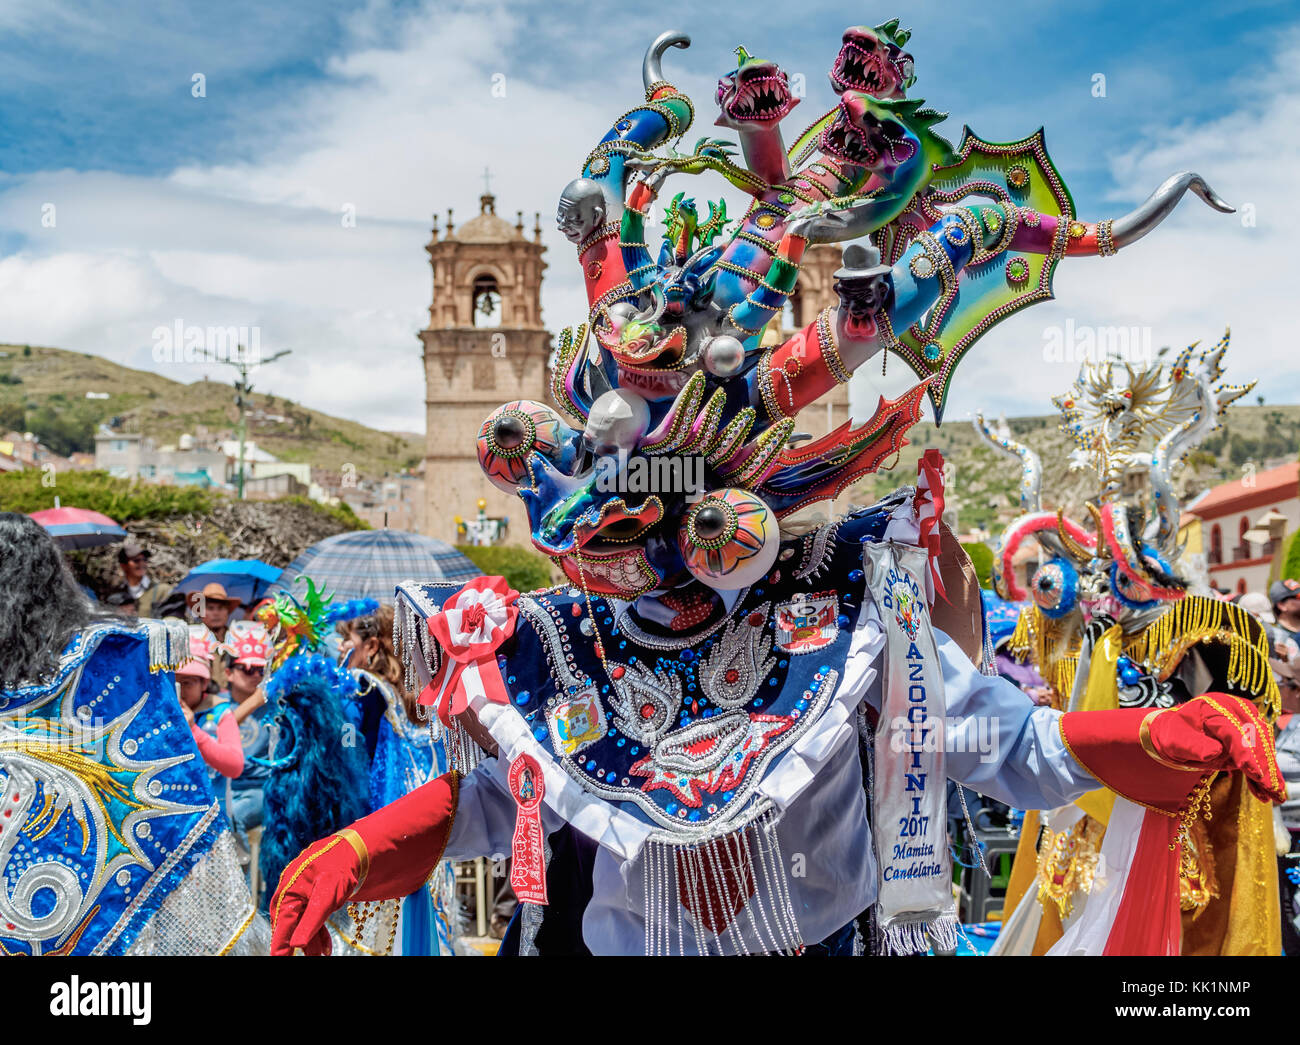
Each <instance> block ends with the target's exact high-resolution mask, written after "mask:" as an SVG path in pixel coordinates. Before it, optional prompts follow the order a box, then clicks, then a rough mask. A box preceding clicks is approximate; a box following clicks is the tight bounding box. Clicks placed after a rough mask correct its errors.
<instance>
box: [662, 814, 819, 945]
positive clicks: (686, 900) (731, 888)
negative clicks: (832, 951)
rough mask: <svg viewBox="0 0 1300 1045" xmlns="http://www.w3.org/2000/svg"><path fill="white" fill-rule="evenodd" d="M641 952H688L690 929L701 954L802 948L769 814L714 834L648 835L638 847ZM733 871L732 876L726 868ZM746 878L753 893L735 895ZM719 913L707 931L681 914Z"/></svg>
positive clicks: (773, 820) (700, 921)
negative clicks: (689, 837) (684, 838)
mask: <svg viewBox="0 0 1300 1045" xmlns="http://www.w3.org/2000/svg"><path fill="white" fill-rule="evenodd" d="M641 859H642V885H643V890H644V892H643V917H644V919H645V953H646V954H647V955H661V954H662V955H667V954H672V953H674V940H673V930H674V926H675V927H676V944H675V950H676V953H677V954H679V955H680V954H686V953H687V943H686V937H687V934H688V932H691V931H693V932H694V944H695V951H696V953H698V954H701V955H707V954H713V953H717V954H733V955H741V954H752V953H754V952H755V950H757V951H758V952H760V953H769V954H771V953H786V954H797V953H798V952H799V951H801V950H802V949H803V941H802V938H801V936H800V933H799V927H798V923H797V922H796V920H795V916H794V905H793V903H792V902H791V899H790V889H789V884H788V882H787V880H786V875H785V869H784V864H783V861H782V857H781V851H780V844H779V842H778V841H777V838H776V817H775V814H774V812H773V811H772V810H767V811H765V812H764V813H762V814H761V815H760V816H758V817H757V818H755V820H754V821H753V823H751V824H749V825H747V826H745V827H743V828H741V829H740V830H738V831H734V832H732V833H730V834H727V835H722V836H720V837H717V838H710V839H707V840H705V841H701V842H691V843H678V842H673V841H663V840H651V841H648V842H646V844H645V846H644V847H643V849H642V854H641ZM737 869H739V870H740V871H741V873H740V874H739V875H738V876H734V878H733V877H732V876H731V875H730V874H729V872H734V871H735V870H737ZM749 881H752V883H753V892H752V894H750V895H748V896H744V895H742V894H740V893H738V892H737V890H738V889H743V888H746V886H745V885H744V884H743V883H746V882H749ZM683 909H685V910H686V911H691V912H703V911H706V910H711V911H722V912H725V913H726V914H727V915H732V912H734V915H732V916H730V917H728V920H727V923H726V925H725V926H723V927H721V928H719V929H718V930H717V932H711V931H710V930H709V929H708V928H707V926H706V925H705V924H704V919H703V917H700V916H697V915H695V914H692V915H691V916H690V927H689V929H688V927H687V925H686V920H687V916H686V913H685V911H684V910H683Z"/></svg>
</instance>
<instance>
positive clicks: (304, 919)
mask: <svg viewBox="0 0 1300 1045" xmlns="http://www.w3.org/2000/svg"><path fill="white" fill-rule="evenodd" d="M459 781H460V776H459V774H458V773H455V772H451V773H445V774H444V775H442V776H440V777H438V778H437V779H436V780H431V781H429V782H428V783H427V784H425V785H424V786H423V787H419V788H417V789H416V790H414V791H412V792H411V793H410V794H409V795H405V796H404V797H402V798H399V799H398V800H397V801H396V802H393V803H391V804H389V805H386V806H384V807H383V808H382V809H379V810H376V811H375V812H373V813H371V814H370V815H369V816H367V817H364V818H363V819H361V820H358V821H357V822H356V823H355V824H353V825H352V826H351V827H345V828H344V829H343V830H342V831H339V832H338V833H337V834H333V835H331V836H330V837H328V838H322V839H320V840H319V841H316V842H313V843H312V844H311V845H309V846H308V847H307V848H306V849H304V850H303V851H302V852H301V853H299V854H298V856H297V857H295V858H294V860H293V861H292V862H291V863H290V864H289V866H288V867H286V868H285V869H284V873H283V874H281V875H280V884H279V887H278V888H277V889H276V891H275V895H274V896H273V897H272V898H271V953H272V954H293V952H294V948H296V947H301V948H302V949H303V951H304V952H306V953H307V954H311V955H321V954H329V953H330V949H331V948H330V938H329V932H328V930H327V929H326V928H325V922H326V919H328V918H329V916H330V915H331V914H333V913H334V912H335V911H337V910H338V909H339V908H340V907H342V906H343V905H344V904H345V903H348V902H349V901H351V900H391V899H396V898H397V897H402V896H409V895H410V894H411V893H413V892H415V891H416V890H417V889H419V888H420V886H422V885H423V884H424V883H425V882H426V881H427V880H428V878H429V875H430V873H431V872H432V871H433V869H434V867H436V866H437V864H438V861H440V860H441V859H442V854H443V850H444V849H446V847H447V837H448V835H450V834H451V825H452V823H453V822H454V821H455V818H456V799H457V794H458V790H459Z"/></svg>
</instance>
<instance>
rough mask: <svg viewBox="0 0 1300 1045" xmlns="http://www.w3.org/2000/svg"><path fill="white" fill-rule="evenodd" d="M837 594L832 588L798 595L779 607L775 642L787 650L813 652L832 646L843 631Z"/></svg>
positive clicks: (791, 651)
mask: <svg viewBox="0 0 1300 1045" xmlns="http://www.w3.org/2000/svg"><path fill="white" fill-rule="evenodd" d="M837 604H838V595H837V594H836V593H835V592H833V591H823V592H818V593H817V594H816V595H796V596H795V597H794V598H793V599H791V600H790V601H789V602H783V603H781V604H779V605H778V606H777V608H776V645H777V648H779V649H783V650H785V652H786V653H811V652H813V651H814V650H819V649H821V648H822V647H823V646H829V645H830V644H831V643H832V642H834V641H835V637H836V636H837V635H838V634H839V633H840V628H839V624H838V623H836V615H837V614H836V610H837Z"/></svg>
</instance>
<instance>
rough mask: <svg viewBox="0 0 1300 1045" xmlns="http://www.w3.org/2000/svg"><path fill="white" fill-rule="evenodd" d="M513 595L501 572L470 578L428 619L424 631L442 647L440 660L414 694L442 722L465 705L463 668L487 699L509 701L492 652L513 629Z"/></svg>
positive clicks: (515, 597) (515, 611)
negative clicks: (474, 676)
mask: <svg viewBox="0 0 1300 1045" xmlns="http://www.w3.org/2000/svg"><path fill="white" fill-rule="evenodd" d="M518 599H519V593H518V592H517V591H515V590H514V589H513V588H511V587H510V585H509V584H507V583H506V581H505V578H504V577H475V578H474V579H473V580H472V581H470V582H469V583H468V584H466V585H465V586H464V587H463V588H461V589H460V591H458V592H456V594H455V595H453V596H452V597H451V598H449V599H448V600H447V601H446V602H445V603H443V605H442V609H441V610H439V611H438V612H437V613H435V614H434V615H433V616H431V617H430V618H429V622H428V626H429V634H430V635H432V636H433V637H434V639H436V640H437V643H438V645H439V646H440V647H441V648H442V652H443V661H442V666H441V667H440V668H439V669H438V672H437V674H435V675H434V677H433V679H432V680H430V682H429V684H428V685H427V686H425V687H424V690H423V691H422V692H421V693H420V703H421V704H426V705H429V704H431V705H434V706H435V708H436V710H437V712H438V718H439V719H441V720H442V722H443V724H444V725H451V719H452V716H454V715H459V714H460V713H461V712H462V711H464V710H465V708H466V707H467V706H468V703H469V697H468V694H467V693H466V691H465V680H464V675H465V672H466V670H467V669H474V672H475V673H476V674H477V676H478V679H479V681H480V682H481V683H482V686H483V691H484V693H485V694H486V695H487V698H488V700H491V701H493V702H494V703H497V704H505V703H507V702H508V701H509V696H508V695H507V693H506V687H505V681H504V680H503V679H502V678H501V671H500V669H499V668H498V667H497V661H496V652H497V650H498V649H500V647H501V645H502V643H504V642H505V641H506V639H508V638H510V636H511V635H513V634H514V631H515V623H516V622H517V621H518V619H519V607H518V606H517V605H516V602H518Z"/></svg>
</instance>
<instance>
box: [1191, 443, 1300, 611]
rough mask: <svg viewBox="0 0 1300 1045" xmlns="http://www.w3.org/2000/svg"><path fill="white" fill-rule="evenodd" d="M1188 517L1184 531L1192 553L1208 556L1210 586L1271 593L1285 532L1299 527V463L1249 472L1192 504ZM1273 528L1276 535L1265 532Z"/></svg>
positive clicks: (1293, 530) (1207, 493) (1216, 487)
mask: <svg viewBox="0 0 1300 1045" xmlns="http://www.w3.org/2000/svg"><path fill="white" fill-rule="evenodd" d="M1279 516H1280V517H1281V518H1278V517H1279ZM1183 519H1184V521H1185V522H1186V523H1189V524H1190V526H1185V527H1184V532H1185V533H1187V534H1188V537H1189V538H1190V540H1189V542H1188V551H1189V552H1190V551H1200V552H1201V554H1202V555H1204V558H1205V567H1206V569H1207V570H1208V572H1209V577H1210V583H1212V584H1213V585H1214V586H1215V587H1216V588H1219V589H1227V590H1228V591H1230V592H1232V593H1233V594H1238V593H1241V592H1247V591H1258V592H1267V591H1268V582H1269V573H1270V570H1271V568H1272V566H1273V556H1274V555H1280V554H1282V550H1283V541H1282V539H1281V534H1283V533H1286V534H1290V533H1294V532H1295V531H1296V530H1297V529H1300V464H1297V462H1295V461H1292V462H1290V463H1289V464H1284V465H1282V466H1280V467H1278V468H1269V469H1267V470H1265V471H1262V472H1254V471H1251V470H1247V471H1245V473H1244V474H1243V475H1242V477H1241V478H1240V479H1234V480H1232V481H1231V482H1227V483H1222V484H1220V485H1219V486H1215V487H1213V488H1212V489H1210V490H1207V491H1206V492H1205V493H1204V494H1202V495H1201V496H1200V497H1198V498H1196V499H1195V500H1194V501H1192V502H1191V503H1189V504H1188V505H1187V506H1186V507H1185V509H1184V513H1183ZM1283 520H1285V524H1283ZM1270 521H1271V526H1270ZM1270 529H1271V530H1272V531H1273V533H1274V534H1275V536H1269V535H1268V534H1266V533H1265V531H1268V530H1270ZM1189 530H1199V534H1196V533H1188V531H1189ZM1247 534H1249V535H1250V537H1249V538H1248V537H1247ZM1194 545H1195V546H1198V547H1194Z"/></svg>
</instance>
